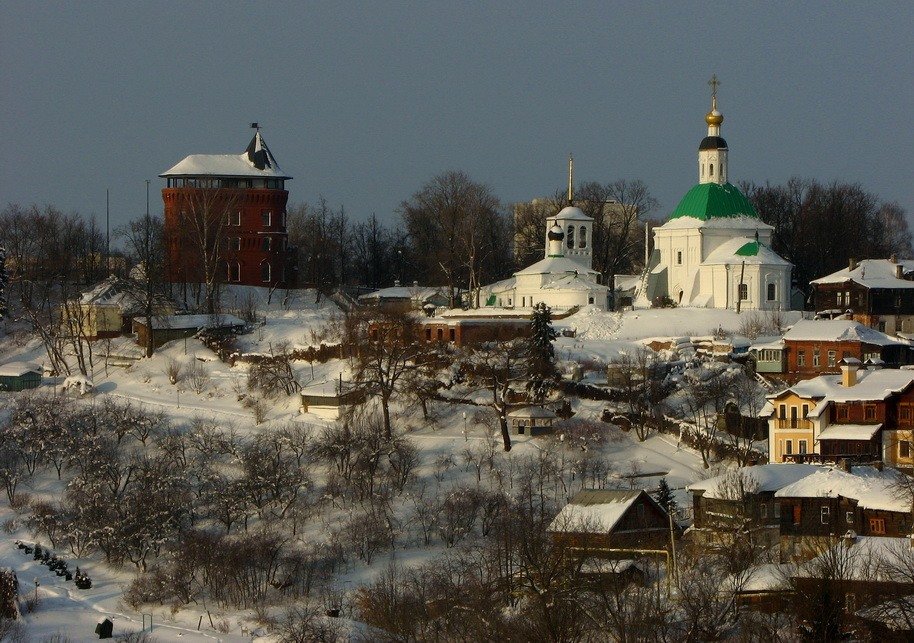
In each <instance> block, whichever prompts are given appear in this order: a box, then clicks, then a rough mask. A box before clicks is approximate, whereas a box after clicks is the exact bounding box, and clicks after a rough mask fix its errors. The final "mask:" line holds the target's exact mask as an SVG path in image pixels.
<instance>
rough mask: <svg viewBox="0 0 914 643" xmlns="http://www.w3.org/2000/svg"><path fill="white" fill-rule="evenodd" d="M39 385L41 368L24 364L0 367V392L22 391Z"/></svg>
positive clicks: (8, 364) (12, 363) (16, 363)
mask: <svg viewBox="0 0 914 643" xmlns="http://www.w3.org/2000/svg"><path fill="white" fill-rule="evenodd" d="M40 385H41V367H39V366H35V365H34V364H27V363H25V362H9V363H7V364H4V365H3V366H0V391H24V390H26V389H30V388H38V387H39V386H40Z"/></svg>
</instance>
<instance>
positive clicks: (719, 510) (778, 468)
mask: <svg viewBox="0 0 914 643" xmlns="http://www.w3.org/2000/svg"><path fill="white" fill-rule="evenodd" d="M819 470H820V469H819V467H814V466H812V465H807V464H763V465H757V466H753V467H744V468H742V469H738V470H735V471H728V472H726V473H724V474H722V475H719V476H715V477H713V478H709V479H707V480H701V481H699V482H696V483H694V484H691V485H689V486H688V487H686V490H687V491H690V492H691V493H692V507H693V515H694V523H693V525H692V529H691V530H690V531H689V535H690V537H692V538H693V539H695V540H696V541H698V542H701V543H708V544H715V543H720V544H728V543H731V542H732V541H733V540H734V539H735V538H738V537H743V536H744V537H747V538H749V539H750V541H751V542H753V543H757V544H765V545H776V544H777V543H778V542H779V539H780V505H779V503H778V502H777V501H776V500H775V497H774V494H775V492H776V491H778V490H779V489H781V488H783V487H786V486H787V485H789V484H793V483H794V482H797V481H798V480H802V479H803V478H805V477H806V476H809V475H812V474H814V473H816V472H817V471H819Z"/></svg>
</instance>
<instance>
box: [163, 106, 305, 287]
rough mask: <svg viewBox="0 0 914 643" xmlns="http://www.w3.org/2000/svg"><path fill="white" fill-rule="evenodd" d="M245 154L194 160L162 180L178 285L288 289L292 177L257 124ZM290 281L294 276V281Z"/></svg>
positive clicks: (171, 275) (172, 273) (170, 272)
mask: <svg viewBox="0 0 914 643" xmlns="http://www.w3.org/2000/svg"><path fill="white" fill-rule="evenodd" d="M251 127H253V128H254V130H255V132H254V138H252V139H251V142H250V143H249V144H248V147H247V149H246V150H245V151H244V153H243V154H191V155H190V156H188V157H186V158H185V159H184V160H182V161H181V162H180V163H178V164H177V165H175V166H174V167H172V168H171V169H169V170H168V171H167V172H164V173H162V174H160V175H159V176H161V177H162V178H164V179H165V181H166V185H165V187H164V188H163V189H162V200H163V201H164V203H165V235H166V243H167V247H168V266H167V271H166V275H167V279H168V281H170V282H172V283H185V284H193V283H204V282H206V281H207V279H208V278H212V277H213V276H215V278H216V280H217V281H218V282H220V283H229V284H241V285H247V286H268V287H272V286H277V285H286V279H287V275H286V270H287V268H288V267H289V251H288V234H287V233H286V203H287V201H288V200H289V192H288V190H286V181H288V180H289V179H291V178H292V177H290V176H287V175H286V174H285V173H284V172H283V171H282V169H281V168H280V167H279V165H278V164H277V163H276V159H275V158H274V157H273V154H272V153H271V152H270V148H268V147H267V144H266V142H265V141H264V140H263V136H261V135H260V129H259V127H258V125H257V123H252V124H251ZM290 277H291V276H290Z"/></svg>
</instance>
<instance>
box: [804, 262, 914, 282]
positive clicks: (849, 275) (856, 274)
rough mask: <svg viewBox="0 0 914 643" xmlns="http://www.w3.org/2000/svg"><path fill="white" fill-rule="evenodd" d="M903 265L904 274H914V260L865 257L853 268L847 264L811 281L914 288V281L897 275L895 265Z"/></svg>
mask: <svg viewBox="0 0 914 643" xmlns="http://www.w3.org/2000/svg"><path fill="white" fill-rule="evenodd" d="M896 266H901V267H902V272H903V274H905V275H907V276H909V277H910V276H911V275H912V274H914V260H911V259H908V260H902V261H898V262H897V263H892V261H891V260H890V259H864V260H863V261H861V262H859V263H858V264H857V267H856V268H854V269H853V270H851V269H850V266H846V267H844V268H842V269H841V270H838V271H837V272H833V273H831V274H830V275H826V276H825V277H819V278H818V279H813V280H812V281H810V282H809V283H811V284H816V285H824V284H843V283H846V282H849V281H852V282H854V283H856V284H859V285H861V286H863V287H865V288H914V281H909V280H908V279H899V278H898V277H896V276H895V267H896Z"/></svg>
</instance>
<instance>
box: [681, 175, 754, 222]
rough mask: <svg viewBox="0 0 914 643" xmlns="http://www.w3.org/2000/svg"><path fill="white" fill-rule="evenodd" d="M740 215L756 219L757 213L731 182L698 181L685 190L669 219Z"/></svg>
mask: <svg viewBox="0 0 914 643" xmlns="http://www.w3.org/2000/svg"><path fill="white" fill-rule="evenodd" d="M742 216H746V217H755V218H756V219H757V218H758V213H757V212H756V211H755V207H753V205H752V203H751V202H750V201H749V199H747V198H746V197H745V196H744V195H743V193H742V192H740V191H739V188H737V187H736V186H735V185H733V184H731V183H725V184H723V185H718V184H717V183H699V184H698V185H695V186H693V187H692V189H691V190H689V191H688V192H686V195H685V196H684V197H682V201H680V202H679V205H677V206H676V209H675V210H673V214H671V215H670V219H677V218H679V217H695V218H696V219H701V220H702V221H707V220H708V219H713V218H715V217H742Z"/></svg>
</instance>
